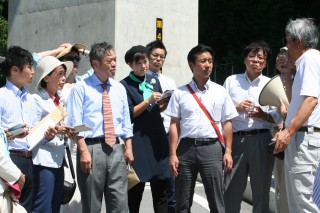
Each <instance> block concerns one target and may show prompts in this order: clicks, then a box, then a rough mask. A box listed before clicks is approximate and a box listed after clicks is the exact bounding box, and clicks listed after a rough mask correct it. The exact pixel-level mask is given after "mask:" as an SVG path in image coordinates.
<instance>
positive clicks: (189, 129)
mask: <svg viewBox="0 0 320 213" xmlns="http://www.w3.org/2000/svg"><path fill="white" fill-rule="evenodd" d="M188 63H189V67H190V69H191V70H192V73H193V79H192V81H191V82H190V83H189V85H188V86H186V85H183V86H181V87H179V88H178V89H177V90H175V92H174V93H173V95H172V97H171V99H170V101H169V104H168V107H167V114H168V115H170V116H171V124H170V132H169V135H170V163H169V164H170V169H171V170H172V172H173V174H174V176H175V177H176V201H177V205H176V211H177V212H179V213H189V212H190V209H191V205H192V199H193V193H194V187H195V182H196V179H197V175H198V172H199V173H200V175H201V178H202V182H203V185H204V188H205V192H206V196H207V200H208V203H209V208H210V212H219V213H224V212H225V205H224V201H223V178H222V176H223V167H224V169H225V171H226V172H229V171H230V170H231V168H232V157H231V149H232V123H231V119H232V118H234V117H236V116H237V115H238V113H237V111H236V109H235V107H234V105H233V103H232V100H231V98H230V96H229V95H228V92H227V91H226V89H225V88H223V87H222V86H220V85H218V84H216V83H214V82H212V81H210V74H211V72H212V67H213V51H212V49H211V47H208V46H205V45H202V44H199V45H197V46H196V47H194V48H192V49H191V51H190V52H189V54H188ZM188 88H189V89H188ZM191 90H193V91H194V93H193V94H194V95H196V96H197V97H198V98H199V99H200V102H201V103H202V104H203V105H204V107H205V108H206V110H207V111H208V114H209V115H210V117H211V119H212V120H213V121H212V122H213V123H215V125H216V126H217V128H218V129H217V131H216V129H215V128H214V127H213V125H212V123H211V122H210V120H209V118H208V117H207V116H206V114H205V112H204V111H203V110H202V108H200V106H199V104H198V103H197V101H196V99H195V97H194V96H193V94H192V93H191V92H192V91H191ZM221 133H222V134H223V136H221ZM220 136H221V137H220ZM178 141H180V142H179V146H178V147H177V145H178ZM223 142H224V143H223ZM223 145H225V153H223Z"/></svg>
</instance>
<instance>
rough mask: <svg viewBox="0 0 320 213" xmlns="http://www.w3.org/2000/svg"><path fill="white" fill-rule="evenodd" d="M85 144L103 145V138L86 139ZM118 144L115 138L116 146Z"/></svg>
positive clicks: (117, 139)
mask: <svg viewBox="0 0 320 213" xmlns="http://www.w3.org/2000/svg"><path fill="white" fill-rule="evenodd" d="M85 141H86V144H96V143H105V139H104V138H86V139H85ZM117 143H120V140H119V138H116V144H117Z"/></svg>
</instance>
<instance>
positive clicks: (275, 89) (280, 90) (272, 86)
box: [259, 75, 289, 108]
mask: <svg viewBox="0 0 320 213" xmlns="http://www.w3.org/2000/svg"><path fill="white" fill-rule="evenodd" d="M279 98H281V99H282V101H283V103H284V104H285V105H286V107H287V108H288V107H289V101H288V98H287V95H286V92H285V91H284V87H283V83H282V81H281V78H280V76H279V75H276V76H275V77H273V78H272V79H271V80H270V81H269V82H268V83H267V84H266V85H265V86H264V87H263V89H262V90H261V93H260V95H259V104H260V105H261V106H266V105H270V106H275V107H280V101H279Z"/></svg>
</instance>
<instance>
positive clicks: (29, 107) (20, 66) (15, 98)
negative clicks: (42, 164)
mask: <svg viewBox="0 0 320 213" xmlns="http://www.w3.org/2000/svg"><path fill="white" fill-rule="evenodd" d="M32 65H33V58H32V55H31V53H30V52H29V51H27V50H25V49H22V48H21V47H18V46H13V47H10V48H9V49H8V50H7V53H6V58H5V60H4V61H3V62H2V63H1V64H0V70H1V71H2V72H3V73H4V74H5V76H6V77H7V80H6V84H5V86H3V87H2V88H0V100H1V101H0V126H1V127H2V128H4V129H5V130H8V129H10V128H12V127H14V126H17V125H18V124H21V126H22V128H18V129H16V130H15V131H18V130H19V129H20V130H21V132H22V133H21V134H19V135H16V136H14V137H13V131H6V134H7V136H8V148H9V151H10V157H11V160H12V161H13V163H14V164H15V165H17V167H18V168H19V169H20V170H21V173H23V174H25V185H24V187H23V189H22V192H21V197H20V200H19V202H20V204H21V205H22V206H23V207H24V208H25V209H26V210H27V212H30V211H31V206H32V198H33V164H32V152H31V151H28V149H29V141H28V138H27V137H26V135H27V134H28V132H29V127H33V125H34V123H35V122H36V108H35V105H34V98H33V96H32V95H31V94H29V93H28V91H27V90H26V88H25V85H29V84H31V83H32V80H33V75H34V70H33V67H32Z"/></svg>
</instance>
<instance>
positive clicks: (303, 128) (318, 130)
mask: <svg viewBox="0 0 320 213" xmlns="http://www.w3.org/2000/svg"><path fill="white" fill-rule="evenodd" d="M309 127H312V126H309ZM312 128H313V132H320V128H318V127H312ZM297 132H308V126H302V127H300V128H299V129H298V130H297Z"/></svg>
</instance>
